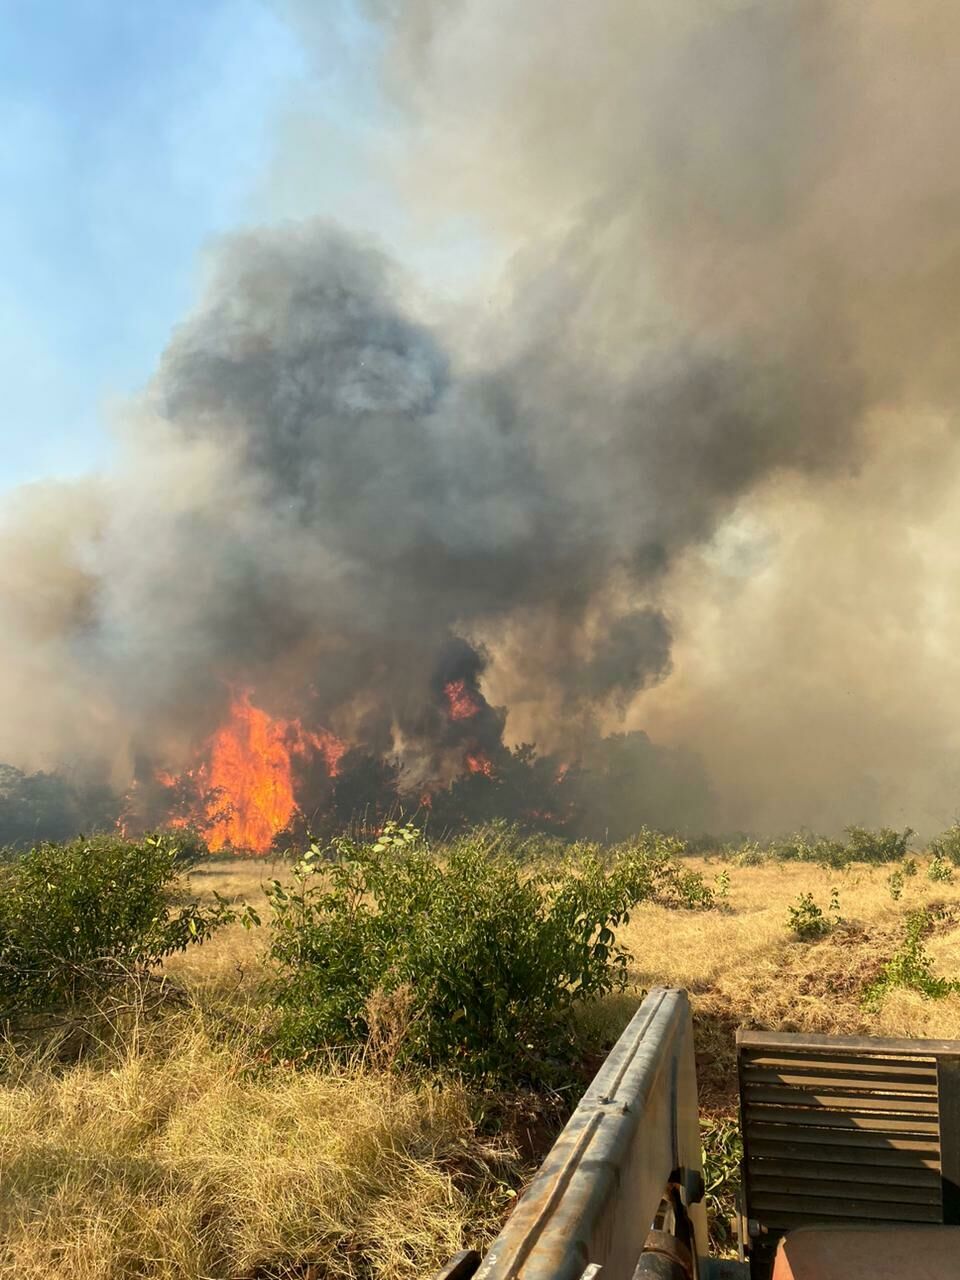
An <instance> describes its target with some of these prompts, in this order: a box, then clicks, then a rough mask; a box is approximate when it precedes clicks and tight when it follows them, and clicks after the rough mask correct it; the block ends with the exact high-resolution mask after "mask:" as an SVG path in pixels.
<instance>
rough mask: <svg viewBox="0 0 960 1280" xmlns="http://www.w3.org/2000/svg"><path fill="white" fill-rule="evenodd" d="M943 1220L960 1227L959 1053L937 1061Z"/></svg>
mask: <svg viewBox="0 0 960 1280" xmlns="http://www.w3.org/2000/svg"><path fill="white" fill-rule="evenodd" d="M937 1088H938V1091H939V1095H940V1179H941V1194H942V1196H943V1221H944V1222H945V1223H946V1224H947V1225H949V1226H957V1225H960V1054H957V1055H956V1056H952V1057H947V1056H944V1057H942V1058H940V1059H939V1060H938V1062H937Z"/></svg>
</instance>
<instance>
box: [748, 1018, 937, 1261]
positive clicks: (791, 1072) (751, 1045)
mask: <svg viewBox="0 0 960 1280" xmlns="http://www.w3.org/2000/svg"><path fill="white" fill-rule="evenodd" d="M737 1041H738V1060H739V1069H740V1108H741V1125H742V1130H743V1135H744V1164H743V1175H744V1204H745V1210H746V1216H747V1218H748V1219H749V1221H750V1223H751V1227H752V1235H753V1238H752V1241H751V1273H752V1275H753V1277H754V1280H765V1277H766V1276H767V1275H769V1271H770V1266H771V1264H772V1259H773V1254H774V1251H775V1249H776V1245H777V1241H778V1240H779V1239H780V1238H781V1237H782V1236H783V1234H784V1233H785V1232H786V1231H787V1230H789V1229H791V1228H793V1227H798V1226H803V1225H807V1224H813V1223H834V1224H838V1225H839V1224H842V1223H844V1222H847V1223H874V1224H880V1223H888V1224H896V1223H903V1224H906V1223H917V1224H921V1223H925V1224H931V1225H932V1224H936V1223H942V1222H944V1221H945V1220H949V1218H948V1213H949V1212H952V1209H951V1201H950V1199H949V1196H950V1194H951V1190H950V1189H951V1188H952V1187H953V1186H954V1185H956V1183H957V1182H958V1181H960V1168H958V1169H957V1171H956V1173H955V1175H950V1177H947V1176H946V1173H945V1171H943V1170H942V1169H941V1158H942V1153H943V1149H944V1141H943V1139H944V1134H945V1132H946V1129H945V1125H944V1121H945V1117H946V1116H947V1115H948V1114H957V1115H958V1118H960V1113H958V1111H957V1109H958V1108H960V1075H956V1074H954V1072H955V1068H954V1067H953V1066H952V1065H951V1064H954V1063H957V1062H958V1061H960V1057H958V1054H960V1044H958V1043H956V1042H954V1041H944V1040H871V1039H869V1038H867V1037H862V1036H857V1037H852V1036H849V1037H848V1036H843V1037H840V1036H837V1037H834V1036H808V1035H792V1034H781V1033H774V1032H740V1033H739V1034H738V1036H737ZM949 1141H950V1140H949V1138H948V1142H947V1147H948V1148H949ZM957 1141H958V1144H960V1135H958V1139H957ZM956 1157H957V1160H958V1161H960V1145H958V1146H957V1148H956Z"/></svg>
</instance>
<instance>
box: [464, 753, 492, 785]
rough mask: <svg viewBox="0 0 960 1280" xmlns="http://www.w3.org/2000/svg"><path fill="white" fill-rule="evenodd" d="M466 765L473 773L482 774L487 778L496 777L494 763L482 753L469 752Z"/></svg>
mask: <svg viewBox="0 0 960 1280" xmlns="http://www.w3.org/2000/svg"><path fill="white" fill-rule="evenodd" d="M465 763H466V766H467V768H468V769H469V771H470V772H471V773H482V774H483V776H484V777H485V778H492V777H493V776H494V769H493V761H492V760H491V759H490V758H489V756H485V755H484V754H483V752H482V751H469V752H467V757H466V761H465Z"/></svg>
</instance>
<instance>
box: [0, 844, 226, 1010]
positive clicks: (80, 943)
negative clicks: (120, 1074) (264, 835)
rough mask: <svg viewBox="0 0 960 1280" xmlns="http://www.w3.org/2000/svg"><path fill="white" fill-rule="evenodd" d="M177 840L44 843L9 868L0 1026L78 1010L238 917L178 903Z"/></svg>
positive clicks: (0, 895)
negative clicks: (54, 1013)
mask: <svg viewBox="0 0 960 1280" xmlns="http://www.w3.org/2000/svg"><path fill="white" fill-rule="evenodd" d="M181 857H182V850H181V841H180V840H179V838H178V837H177V836H148V837H146V838H145V839H143V840H140V841H138V842H136V843H131V842H128V841H126V840H122V839H120V838H119V837H116V836H96V837H93V838H91V839H89V840H85V839H82V838H81V839H78V840H74V841H71V842H70V843H68V844H41V845H38V846H37V847H36V848H34V849H31V850H30V851H29V852H28V853H25V854H24V855H23V856H22V857H20V858H18V859H16V860H15V861H14V862H12V863H9V864H7V865H5V866H3V867H2V869H0V1021H2V1022H6V1023H8V1024H9V1023H11V1022H15V1021H16V1020H17V1019H20V1018H22V1017H24V1016H28V1015H34V1014H44V1013H50V1012H52V1011H59V1010H63V1009H70V1008H76V1007H77V1006H79V1005H82V1004H84V1003H86V1002H89V1001H91V1000H96V999H97V998H98V997H100V996H102V995H104V994H105V993H106V992H108V991H110V990H111V989H114V988H116V987H117V986H118V985H123V984H125V983H126V982H128V981H129V980H130V979H131V978H137V977H143V976H144V975H145V974H148V973H149V972H150V970H152V969H153V968H155V967H156V966H157V965H158V964H159V963H160V962H161V961H162V960H163V958H164V957H165V956H168V955H170V954H171V953H172V952H174V951H182V950H183V949H184V948H185V947H187V946H189V945H190V944H191V943H195V942H202V941H203V940H204V939H205V938H206V937H208V936H209V935H210V933H211V932H212V931H213V930H214V929H215V928H217V927H218V926H219V925H220V924H222V923H224V922H225V921H226V920H227V919H231V918H234V913H232V912H230V911H229V910H227V909H226V907H225V906H224V905H223V904H222V903H221V904H219V905H218V906H216V907H215V908H213V909H212V910H204V909H202V908H201V907H200V906H199V905H198V904H197V903H196V902H190V903H183V904H180V905H177V904H175V902H174V897H175V882H176V879H177V876H178V874H179V866H178V863H179V862H180V859H181Z"/></svg>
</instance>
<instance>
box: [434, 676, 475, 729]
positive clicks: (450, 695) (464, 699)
mask: <svg viewBox="0 0 960 1280" xmlns="http://www.w3.org/2000/svg"><path fill="white" fill-rule="evenodd" d="M443 696H444V697H445V698H446V700H447V708H448V710H449V714H450V719H451V720H472V719H473V717H474V716H475V715H478V714H479V712H480V710H481V709H482V703H481V702H480V701H479V700H478V699H477V698H476V697H475V696H474V694H473V692H472V691H471V690H470V689H468V688H467V682H466V680H450V681H449V682H448V683H447V684H445V685H444V686H443Z"/></svg>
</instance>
